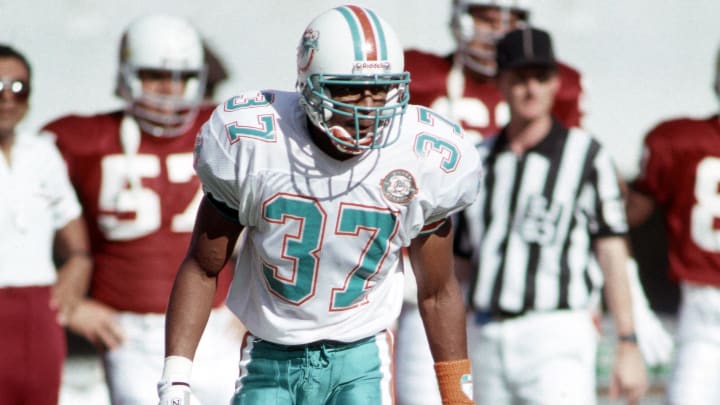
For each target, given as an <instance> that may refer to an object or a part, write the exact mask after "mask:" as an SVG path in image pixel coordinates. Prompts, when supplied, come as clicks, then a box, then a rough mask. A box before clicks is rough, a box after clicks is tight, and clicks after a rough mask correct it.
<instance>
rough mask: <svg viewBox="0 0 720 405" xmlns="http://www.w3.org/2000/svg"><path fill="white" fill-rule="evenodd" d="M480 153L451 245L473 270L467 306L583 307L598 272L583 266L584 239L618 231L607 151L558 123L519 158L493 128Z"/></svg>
mask: <svg viewBox="0 0 720 405" xmlns="http://www.w3.org/2000/svg"><path fill="white" fill-rule="evenodd" d="M481 152H483V153H484V154H485V171H484V176H485V177H484V179H483V180H484V189H483V191H482V193H481V194H480V196H479V197H478V199H477V200H476V202H475V203H474V204H473V205H472V206H470V207H469V208H468V209H467V210H466V211H465V212H464V213H463V215H462V216H461V217H462V218H461V219H460V223H459V225H458V232H459V234H458V241H457V242H458V243H457V245H456V247H457V253H458V254H459V255H462V256H466V257H471V258H472V262H473V263H474V265H475V266H476V269H477V272H476V273H475V276H474V278H475V279H474V282H473V283H472V284H471V286H470V301H471V304H472V306H473V308H474V309H476V310H480V311H490V312H496V313H499V312H509V313H523V312H526V311H544V310H555V309H568V308H573V309H576V308H586V307H587V306H588V304H589V299H590V295H591V294H593V293H597V289H598V287H599V286H600V285H602V274H601V273H600V271H599V270H598V268H597V266H591V265H590V260H591V257H592V256H591V244H592V241H593V239H594V238H599V237H605V236H615V235H623V234H625V233H626V232H627V221H626V218H625V211H624V204H623V200H622V196H621V191H620V187H619V184H618V180H617V175H616V171H615V168H614V166H613V163H612V161H611V158H610V156H609V155H608V153H607V152H606V151H605V150H604V149H603V148H602V146H601V145H600V144H599V143H598V142H597V141H596V140H595V139H593V138H592V137H591V136H590V135H589V134H588V133H586V132H584V131H582V130H580V129H572V130H568V129H567V128H564V127H562V126H561V125H560V124H559V123H558V122H554V123H553V127H552V129H551V131H550V133H549V134H548V135H547V136H546V137H545V138H544V139H543V140H542V141H541V142H540V143H538V144H537V145H535V146H534V147H532V148H531V149H529V150H528V151H526V152H525V153H524V154H523V155H521V156H518V155H516V154H515V153H514V152H512V151H511V150H510V149H509V148H508V141H507V137H506V136H505V135H504V133H502V132H501V133H500V134H499V135H498V136H496V137H493V138H489V139H488V140H487V141H486V142H485V143H484V144H483V145H482V146H481Z"/></svg>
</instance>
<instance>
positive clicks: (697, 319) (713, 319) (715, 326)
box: [667, 283, 720, 405]
mask: <svg viewBox="0 0 720 405" xmlns="http://www.w3.org/2000/svg"><path fill="white" fill-rule="evenodd" d="M681 288H682V289H681V298H682V300H681V303H680V310H679V312H678V324H677V335H676V336H677V337H676V340H677V344H676V351H675V363H674V367H673V370H672V373H671V375H670V381H669V384H668V395H667V399H668V404H670V405H689V404H692V405H718V404H720V288H718V287H711V286H700V285H693V284H689V283H684V284H683V285H682V286H681Z"/></svg>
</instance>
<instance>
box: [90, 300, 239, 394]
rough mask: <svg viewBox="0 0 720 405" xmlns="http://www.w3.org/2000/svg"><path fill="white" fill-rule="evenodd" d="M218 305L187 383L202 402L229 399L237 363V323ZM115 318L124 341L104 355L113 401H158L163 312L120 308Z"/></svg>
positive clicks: (198, 350) (162, 355) (233, 388)
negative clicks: (135, 311) (125, 310)
mask: <svg viewBox="0 0 720 405" xmlns="http://www.w3.org/2000/svg"><path fill="white" fill-rule="evenodd" d="M233 318H234V315H233V314H232V313H231V312H230V311H229V310H228V309H227V308H226V307H225V306H222V307H220V308H218V309H215V310H213V311H212V313H211V314H210V319H209V320H208V324H207V327H206V328H205V332H204V333H203V336H202V339H201V340H200V344H199V345H198V349H197V352H196V354H195V360H194V363H193V370H192V381H191V386H192V390H193V393H194V394H195V396H196V397H198V399H199V400H200V402H201V403H202V404H208V405H210V404H220V405H225V404H229V403H230V399H231V398H232V395H233V393H234V391H235V380H236V379H237V376H238V370H239V369H238V367H239V362H240V342H241V338H242V337H241V336H238V335H236V333H238V332H237V331H233V330H232V328H233V326H232V325H234V324H235V323H234V322H238V323H239V321H237V320H236V319H233ZM118 322H119V324H120V326H121V327H122V329H123V332H124V333H125V341H124V343H123V344H122V345H121V346H120V347H118V348H117V349H115V350H112V351H109V352H106V353H105V355H104V357H103V363H104V364H103V365H104V369H105V376H106V379H107V382H108V388H109V391H110V397H111V402H112V404H113V405H148V404H157V403H158V394H157V383H158V381H159V380H160V377H162V369H163V364H164V359H165V315H164V314H138V313H130V312H122V313H120V315H119V316H118Z"/></svg>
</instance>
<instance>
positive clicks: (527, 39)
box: [496, 27, 557, 71]
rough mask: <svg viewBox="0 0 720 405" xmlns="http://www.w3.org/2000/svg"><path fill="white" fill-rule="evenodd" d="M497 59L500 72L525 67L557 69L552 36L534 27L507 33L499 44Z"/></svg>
mask: <svg viewBox="0 0 720 405" xmlns="http://www.w3.org/2000/svg"><path fill="white" fill-rule="evenodd" d="M496 59H497V60H496V61H497V66H498V70H499V71H502V70H508V69H518V68H525V67H540V68H548V69H555V68H557V63H556V61H555V54H554V53H553V46H552V39H551V38H550V34H548V33H547V32H546V31H543V30H541V29H538V28H533V27H524V28H520V29H517V30H514V31H510V32H509V33H507V34H506V35H505V36H504V37H503V38H502V39H501V40H500V42H498V44H497V50H496Z"/></svg>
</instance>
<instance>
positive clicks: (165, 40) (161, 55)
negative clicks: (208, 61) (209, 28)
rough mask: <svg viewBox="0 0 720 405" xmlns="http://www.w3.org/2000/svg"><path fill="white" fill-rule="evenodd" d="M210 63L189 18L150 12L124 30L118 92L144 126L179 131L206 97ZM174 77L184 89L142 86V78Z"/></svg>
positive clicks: (160, 131)
mask: <svg viewBox="0 0 720 405" xmlns="http://www.w3.org/2000/svg"><path fill="white" fill-rule="evenodd" d="M206 71H207V69H206V66H205V61H204V52H203V46H202V41H201V39H200V36H199V35H198V33H197V31H196V30H195V28H193V27H192V26H191V25H190V24H189V23H188V22H186V21H185V20H183V19H181V18H178V17H173V16H169V15H150V16H145V17H142V18H140V19H138V20H135V21H134V22H133V23H131V24H130V26H129V27H128V28H127V30H126V31H125V33H124V35H123V38H122V43H121V49H120V75H119V80H120V83H119V86H118V91H119V94H120V95H121V96H122V97H123V98H125V100H127V102H128V112H129V113H130V114H131V115H132V116H133V117H134V118H135V119H136V120H137V121H138V124H139V125H140V127H141V128H142V129H143V130H144V131H145V132H147V133H149V134H151V135H155V136H178V135H181V134H182V133H183V132H185V130H187V127H188V126H190V124H192V122H193V120H194V119H195V117H196V115H197V110H198V107H199V105H200V103H201V102H202V98H203V94H204V90H205V80H206V76H207V74H206ZM148 75H149V76H150V77H153V75H155V76H157V75H162V76H161V77H170V78H171V79H172V81H173V83H175V82H176V81H178V82H183V83H184V86H175V87H177V88H178V89H179V90H178V91H173V92H170V93H171V94H167V93H163V94H156V93H154V92H153V93H150V92H146V91H143V83H142V78H141V76H143V77H147V76H148Z"/></svg>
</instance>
